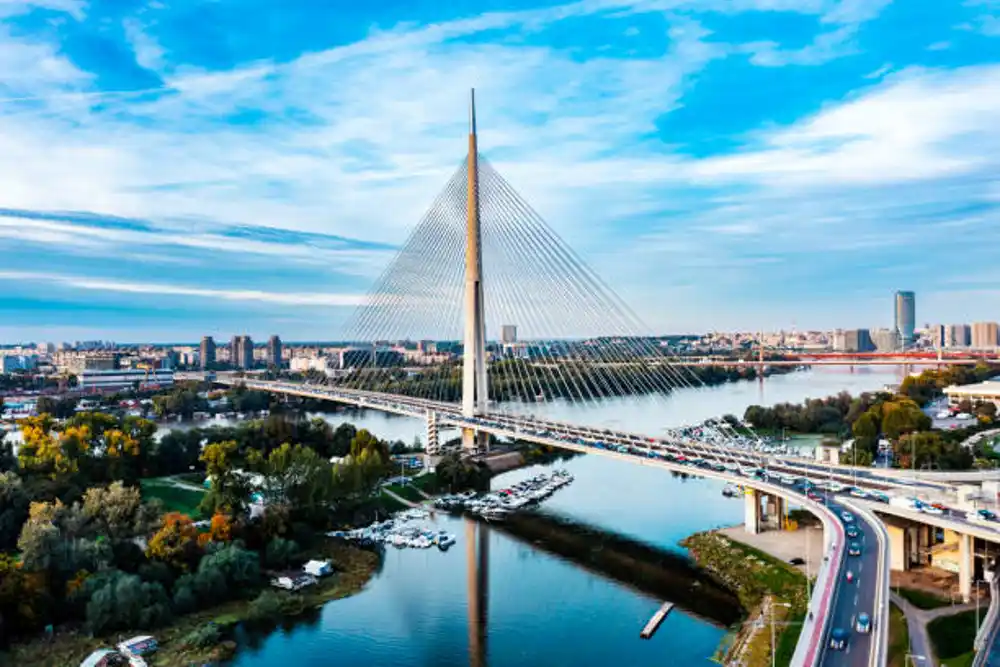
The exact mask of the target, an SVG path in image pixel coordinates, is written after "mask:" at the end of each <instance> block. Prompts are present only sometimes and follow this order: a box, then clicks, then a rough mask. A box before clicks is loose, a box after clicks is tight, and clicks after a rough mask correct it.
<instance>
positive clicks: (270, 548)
mask: <svg viewBox="0 0 1000 667" xmlns="http://www.w3.org/2000/svg"><path fill="white" fill-rule="evenodd" d="M298 555H299V545H298V544H296V542H295V540H286V539H284V538H282V537H276V538H274V539H273V540H271V541H270V542H268V543H267V548H266V549H265V550H264V563H265V564H266V565H267V566H268V567H270V568H274V569H280V568H283V567H288V565H289V564H290V563H291V562H292V561H294V560H295V559H296V558H297V557H298Z"/></svg>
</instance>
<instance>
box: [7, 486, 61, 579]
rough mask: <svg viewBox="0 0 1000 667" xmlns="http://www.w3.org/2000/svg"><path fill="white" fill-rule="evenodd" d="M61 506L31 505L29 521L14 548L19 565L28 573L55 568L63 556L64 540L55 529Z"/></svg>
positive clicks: (22, 529) (50, 504)
mask: <svg viewBox="0 0 1000 667" xmlns="http://www.w3.org/2000/svg"><path fill="white" fill-rule="evenodd" d="M63 509H64V508H63V504H62V503H61V502H59V501H58V500H56V501H55V502H54V503H31V506H30V508H29V511H28V520H27V521H26V522H25V523H24V525H23V526H22V527H21V535H20V537H18V540H17V548H18V549H19V550H20V551H21V562H22V563H24V567H25V568H27V569H28V570H33V571H41V570H48V569H52V568H55V567H57V566H58V565H59V564H60V559H61V557H62V555H63V551H62V549H61V546H62V542H63V536H62V533H61V532H60V530H59V526H58V525H57V521H58V519H59V515H60V514H61V513H62V511H63Z"/></svg>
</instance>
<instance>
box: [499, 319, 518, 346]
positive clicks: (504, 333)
mask: <svg viewBox="0 0 1000 667" xmlns="http://www.w3.org/2000/svg"><path fill="white" fill-rule="evenodd" d="M500 342H501V343H503V344H504V345H511V344H513V343H516V342H517V325H516V324H504V325H503V326H502V327H500Z"/></svg>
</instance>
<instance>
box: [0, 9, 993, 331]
mask: <svg viewBox="0 0 1000 667" xmlns="http://www.w3.org/2000/svg"><path fill="white" fill-rule="evenodd" d="M899 4H900V3H895V4H894V3H888V2H871V3H858V2H843V3H836V2H823V1H820V2H815V3H803V7H802V8H800V9H789V10H787V11H767V12H765V11H762V9H763V8H766V7H771V8H773V7H774V3H771V2H763V1H762V2H760V3H755V2H752V1H750V2H747V3H746V4H745V5H741V6H740V8H739V9H742V10H744V11H739V9H733V8H731V7H730V8H728V9H727V10H726V11H717V10H718V9H719V8H720V7H721V5H718V6H717V5H716V3H713V2H701V3H694V2H682V1H680V0H677V1H676V2H668V3H666V4H665V5H660V4H658V5H656V7H655V8H653V7H652V6H650V5H644V4H642V3H630V2H608V3H598V4H593V3H569V4H567V5H563V6H561V7H552V6H541V7H539V6H534V7H533V6H530V5H527V4H518V5H514V4H508V5H503V4H497V5H494V6H493V9H494V10H496V11H494V12H493V13H488V14H484V15H479V16H476V15H471V14H455V13H453V12H455V11H456V10H455V9H453V8H452V9H446V8H437V9H433V10H431V9H429V8H426V7H424V8H422V9H421V10H420V12H419V13H418V14H417V15H414V12H413V10H406V9H404V8H383V9H382V10H381V13H379V14H377V15H367V16H358V15H355V14H352V13H351V12H346V13H345V12H343V11H341V10H339V9H338V10H336V18H337V20H338V22H339V23H338V25H339V26H340V27H339V29H338V30H332V29H331V28H330V25H331V21H332V18H333V17H332V16H331V15H328V14H325V13H324V11H326V10H318V9H316V7H315V3H294V2H290V3H282V6H281V11H282V12H283V17H285V18H289V17H291V18H290V19H289V20H287V21H285V22H283V23H281V26H280V27H277V28H273V30H274V31H276V32H273V33H265V30H268V29H271V28H266V27H265V26H272V25H275V24H276V23H275V22H273V21H271V20H270V19H271V18H273V17H272V16H271V15H270V12H271V11H275V9H274V8H273V7H270V8H269V7H268V6H266V5H265V6H263V7H261V8H260V11H259V12H256V13H253V12H252V13H251V14H253V16H250V17H248V16H246V14H247V13H246V12H244V11H241V10H239V9H238V8H237V6H236V5H235V4H234V3H231V2H219V3H214V4H213V5H212V6H210V7H209V6H206V7H195V8H191V7H187V8H185V7H181V8H174V7H171V6H170V5H169V4H162V5H158V6H151V7H146V8H143V9H140V10H135V11H130V12H129V13H115V11H117V10H110V9H108V8H107V7H103V6H101V5H98V4H96V3H92V4H87V3H84V2H73V1H71V0H47V1H40V2H27V3H22V4H20V5H17V6H14V5H4V6H3V8H2V9H0V27H2V28H3V29H4V30H5V31H6V32H7V34H8V39H6V40H5V45H6V47H7V54H8V57H7V59H6V60H5V62H6V63H7V64H8V65H9V69H10V72H11V74H12V75H11V76H5V77H4V88H3V90H2V92H0V102H2V104H0V136H3V137H4V141H5V142H8V146H7V150H5V151H2V152H0V171H2V173H3V175H4V180H5V183H6V187H5V193H4V198H3V200H2V201H0V207H2V209H3V210H2V211H0V238H2V239H3V242H4V245H5V250H6V252H5V266H4V268H3V270H2V271H0V293H2V294H3V296H0V312H2V314H3V318H2V320H3V321H2V322H0V340H4V341H11V342H16V341H18V340H62V339H76V338H93V337H95V336H96V337H108V338H116V339H122V340H131V341H141V340H154V339H155V340H169V339H184V340H193V341H197V340H198V339H199V338H200V336H201V335H203V334H204V333H205V332H206V331H212V332H220V333H221V332H225V331H244V332H248V333H249V334H250V335H251V336H254V337H256V338H258V339H260V340H262V339H264V338H266V336H267V335H269V334H271V333H273V332H274V331H280V332H282V333H283V335H284V336H286V337H287V338H288V339H289V340H310V339H318V340H327V339H335V338H336V337H337V334H338V328H339V325H340V324H341V323H342V322H343V319H344V318H345V316H346V313H347V312H348V311H349V310H350V308H351V307H352V306H353V305H355V304H356V303H358V301H359V300H360V296H361V295H362V294H364V293H365V291H366V290H367V289H368V288H369V287H370V286H371V284H372V283H373V281H374V278H375V277H376V276H377V274H378V273H379V271H380V270H381V269H382V268H383V267H384V266H385V265H386V264H387V263H388V261H389V260H390V259H391V257H392V255H393V253H394V251H395V249H396V248H397V247H398V246H399V245H400V244H401V243H402V242H403V240H404V238H405V236H406V234H407V233H408V232H409V230H410V229H412V228H413V227H414V226H415V225H416V223H417V221H418V220H419V218H420V215H421V214H422V213H423V211H424V210H425V209H426V207H427V206H428V205H429V203H430V200H431V198H432V197H433V195H434V193H435V192H437V191H438V190H439V189H440V187H441V186H442V185H443V182H444V180H445V179H446V177H447V174H448V173H449V172H450V171H451V170H452V169H453V168H454V166H455V164H456V163H457V162H458V161H459V160H460V159H461V155H462V151H463V147H464V146H463V138H464V123H465V117H464V113H463V110H464V96H465V94H466V89H467V88H468V87H469V86H473V85H476V86H477V87H479V90H480V109H479V114H480V135H481V146H482V150H483V152H484V153H485V154H486V155H488V156H490V158H491V159H492V160H494V161H495V162H496V163H497V164H498V165H499V166H500V167H501V168H502V170H503V172H504V173H505V174H507V175H508V176H509V178H510V180H511V182H512V183H513V184H514V185H515V186H517V187H518V188H519V190H520V191H521V192H522V193H523V194H524V195H525V197H526V199H527V200H528V201H530V202H532V204H533V205H534V206H535V207H536V208H537V209H538V210H539V211H540V212H541V213H542V215H544V216H545V218H546V219H547V221H548V222H549V223H550V224H551V225H552V226H553V227H554V228H555V229H556V230H557V231H558V232H559V233H560V234H561V235H562V236H563V237H564V238H566V239H567V241H568V243H569V244H570V245H571V246H573V247H574V248H576V249H578V250H579V252H580V253H581V255H583V256H584V257H585V258H586V259H587V260H588V262H589V263H590V264H592V265H593V266H594V268H595V269H596V270H597V272H598V273H599V274H600V275H601V276H603V277H604V278H605V279H606V280H607V281H608V282H609V283H610V284H611V285H612V286H613V287H614V288H615V289H616V290H617V291H618V292H619V293H620V294H621V295H622V296H623V297H624V298H625V299H626V300H627V301H628V302H629V303H630V304H631V305H632V306H633V307H635V309H636V310H637V312H638V313H639V314H640V315H641V316H642V317H643V319H644V320H645V322H646V323H647V324H648V325H649V328H650V333H657V332H662V333H671V332H689V331H711V330H736V329H743V330H752V329H761V328H764V329H768V330H776V329H792V328H798V329H800V330H810V329H832V328H836V327H850V326H891V311H889V309H888V308H887V302H888V301H889V299H890V298H891V295H892V294H893V292H894V291H896V290H897V289H900V288H906V289H912V290H913V291H915V292H916V293H917V295H918V297H919V299H920V309H919V312H920V313H921V315H919V321H921V322H925V321H939V322H953V321H969V322H973V321H989V320H993V319H996V315H995V313H1000V298H998V296H997V292H996V291H995V289H994V287H993V285H994V284H995V278H994V276H993V275H992V274H991V269H990V268H989V266H990V262H991V258H990V257H989V248H988V244H976V243H974V242H972V241H971V240H970V237H973V236H976V235H981V234H984V233H989V232H990V231H992V230H994V229H995V228H996V226H997V222H998V216H997V209H998V203H997V200H996V196H995V190H993V188H995V181H994V179H993V177H992V176H990V174H991V173H994V172H995V169H996V166H997V165H996V164H995V162H996V160H997V157H996V155H998V154H1000V152H998V151H996V150H993V149H994V148H996V147H997V146H998V144H1000V131H998V130H997V129H996V128H995V127H994V126H995V122H994V121H993V119H994V118H995V116H996V114H997V112H998V111H1000V94H998V93H997V90H1000V66H998V65H997V64H996V63H995V62H988V61H986V60H985V59H984V56H983V54H985V53H987V52H988V51H989V50H990V47H993V50H994V51H995V46H996V44H997V41H996V39H997V35H996V33H997V31H996V23H995V22H996V17H994V16H992V15H991V14H990V13H989V10H988V8H986V7H985V6H981V5H976V4H974V3H970V4H968V5H966V6H957V7H939V6H937V5H936V4H935V3H924V7H923V10H924V11H923V12H922V13H918V14H916V15H914V14H912V13H909V14H905V13H904V12H903V10H902V9H901V8H900V6H898V5H899ZM664 8H666V9H668V10H671V11H666V12H664V11H663V9H664ZM612 9H613V10H614V11H611V10H612ZM765 18H766V20H762V19H765ZM206 25H211V26H213V28H212V30H213V31H217V33H216V32H211V31H206V30H207V29H205V28H203V26H206ZM199 26H202V27H199ZM373 27H377V28H378V29H377V30H376V29H373ZM217 34H225V35H227V36H229V37H230V39H227V40H225V41H224V44H225V46H220V43H221V42H220V40H218V39H217ZM262 35H266V36H267V38H266V39H262V38H261V36H262ZM887 35H892V36H893V39H886V38H885V37H886V36H887ZM455 62H461V63H462V66H461V67H460V69H459V70H458V71H455V69H454V68H453V67H452V64H453V63H455ZM14 74H16V76H15V75H14ZM330 81H337V82H338V84H336V85H330V83H329V82H330ZM372 82H377V84H375V85H373V83H372ZM793 92H794V94H792V93H793ZM901 201H902V202H906V203H905V204H900V203H899V202H901ZM931 264H933V266H932V265H931ZM977 266H983V267H986V268H983V269H976V268H975V267H977ZM970 267H971V268H970ZM484 279H485V280H486V281H489V276H488V275H486V276H484ZM497 325H499V323H494V322H491V321H490V319H489V314H488V313H487V326H489V327H491V329H492V328H495V327H496V326H497Z"/></svg>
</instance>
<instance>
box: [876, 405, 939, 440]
mask: <svg viewBox="0 0 1000 667" xmlns="http://www.w3.org/2000/svg"><path fill="white" fill-rule="evenodd" d="M931 424H932V422H931V418H930V417H928V416H927V415H926V414H924V412H923V410H921V409H920V407H919V406H918V405H917V404H916V403H914V402H913V401H912V400H909V399H898V400H895V401H890V402H886V403H884V404H883V405H882V430H883V431H884V432H885V435H886V437H887V438H889V439H890V440H896V439H898V438H899V437H900V436H901V435H903V434H904V433H912V432H914V431H925V430H928V429H930V427H931Z"/></svg>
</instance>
